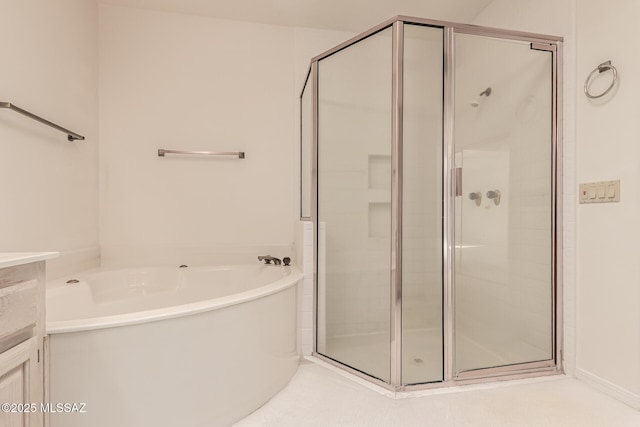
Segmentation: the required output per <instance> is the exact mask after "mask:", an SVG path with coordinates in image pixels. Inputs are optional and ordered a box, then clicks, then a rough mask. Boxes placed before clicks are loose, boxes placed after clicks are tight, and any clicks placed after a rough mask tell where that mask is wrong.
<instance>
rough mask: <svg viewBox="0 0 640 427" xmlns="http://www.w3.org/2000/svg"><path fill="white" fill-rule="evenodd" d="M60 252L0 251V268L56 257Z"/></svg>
mask: <svg viewBox="0 0 640 427" xmlns="http://www.w3.org/2000/svg"><path fill="white" fill-rule="evenodd" d="M59 256H60V252H0V268H6V267H13V266H16V265H22V264H28V263H30V262H36V261H44V260H46V259H51V258H57V257H59Z"/></svg>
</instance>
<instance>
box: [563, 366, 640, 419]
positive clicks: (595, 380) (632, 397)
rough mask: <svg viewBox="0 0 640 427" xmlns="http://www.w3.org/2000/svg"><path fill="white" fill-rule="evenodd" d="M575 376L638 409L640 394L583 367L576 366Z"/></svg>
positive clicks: (639, 408) (639, 407)
mask: <svg viewBox="0 0 640 427" xmlns="http://www.w3.org/2000/svg"><path fill="white" fill-rule="evenodd" d="M575 376H576V378H577V379H579V380H580V381H583V382H584V383H586V384H588V385H590V386H591V387H593V388H595V389H596V390H599V391H601V392H602V393H605V394H607V395H609V396H611V397H613V398H614V399H616V400H619V401H620V402H622V403H624V404H627V405H629V406H631V407H632V408H633V409H637V410H640V396H639V395H637V394H635V393H632V392H630V391H629V390H627V389H625V388H622V387H620V386H617V385H615V384H613V383H611V382H609V381H607V380H605V379H603V378H600V377H599V376H597V375H594V374H592V373H591V372H587V371H585V370H583V369H580V368H576V370H575Z"/></svg>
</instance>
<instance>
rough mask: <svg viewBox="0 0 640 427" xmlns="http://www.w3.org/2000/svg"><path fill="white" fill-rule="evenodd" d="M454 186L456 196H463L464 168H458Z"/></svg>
mask: <svg viewBox="0 0 640 427" xmlns="http://www.w3.org/2000/svg"><path fill="white" fill-rule="evenodd" d="M454 187H455V192H456V197H457V196H462V168H456V173H455V185H454Z"/></svg>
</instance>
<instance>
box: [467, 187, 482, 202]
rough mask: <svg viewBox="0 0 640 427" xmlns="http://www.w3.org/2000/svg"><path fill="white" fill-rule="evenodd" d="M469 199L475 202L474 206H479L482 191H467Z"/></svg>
mask: <svg viewBox="0 0 640 427" xmlns="http://www.w3.org/2000/svg"><path fill="white" fill-rule="evenodd" d="M469 199H471V200H474V201H475V202H476V206H480V203H482V193H481V192H479V191H476V192H475V193H469Z"/></svg>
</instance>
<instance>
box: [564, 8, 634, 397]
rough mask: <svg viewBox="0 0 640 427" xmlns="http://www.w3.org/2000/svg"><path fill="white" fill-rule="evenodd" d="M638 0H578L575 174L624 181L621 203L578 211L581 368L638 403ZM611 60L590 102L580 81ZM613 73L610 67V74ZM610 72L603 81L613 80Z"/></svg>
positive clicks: (586, 178)
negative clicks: (602, 94)
mask: <svg viewBox="0 0 640 427" xmlns="http://www.w3.org/2000/svg"><path fill="white" fill-rule="evenodd" d="M639 16H640V3H639V2H638V1H636V0H612V1H610V2H608V3H607V4H606V7H603V4H602V3H601V2H598V1H594V0H581V1H578V2H577V27H578V63H577V75H578V81H577V82H576V85H577V86H578V87H579V88H580V92H579V93H578V97H577V99H578V103H577V108H578V131H577V140H578V141H579V144H578V180H579V182H590V181H600V180H605V179H620V180H621V195H620V203H617V204H607V205H581V206H580V207H579V209H578V322H577V325H578V357H577V366H578V374H579V375H582V376H585V377H586V378H587V379H591V380H595V381H596V383H599V384H600V385H601V386H603V385H604V386H607V383H609V384H610V385H611V387H609V388H610V389H612V390H615V389H616V387H617V388H618V389H617V390H618V392H619V396H620V397H621V398H622V399H624V400H625V401H627V402H628V403H630V404H632V405H634V406H635V407H637V408H640V363H639V361H640V263H639V262H638V250H637V244H638V243H637V242H638V240H639V239H640V223H638V218H639V217H640V197H639V196H640V127H639V126H638V111H639V109H638V97H639V96H640V80H638V76H640V57H639V56H638V53H637V51H638V46H637V45H638V39H639V38H640V29H639V28H638V22H637V21H638V17H639ZM609 59H610V60H612V62H613V64H614V65H615V66H616V67H617V68H618V72H619V86H618V87H617V88H616V91H615V92H614V93H613V94H611V95H609V96H607V97H606V98H603V99H602V100H600V101H589V100H588V99H587V98H586V97H585V96H584V95H583V94H582V90H581V86H582V84H583V82H584V79H586V77H587V76H588V74H589V73H590V72H591V70H593V69H594V68H595V67H596V66H597V65H598V64H600V63H601V62H603V61H606V60H609ZM607 74H609V73H607ZM608 78H610V76H609V75H606V76H604V75H603V76H602V79H600V80H601V81H600V82H598V83H604V82H606V83H608V82H609V80H608Z"/></svg>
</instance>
